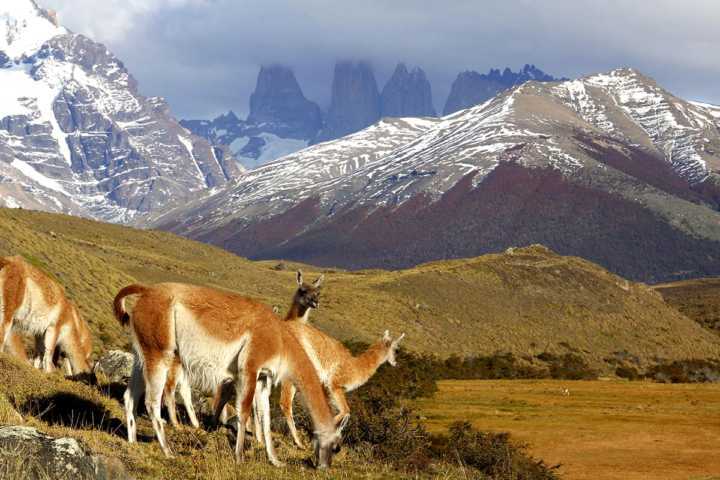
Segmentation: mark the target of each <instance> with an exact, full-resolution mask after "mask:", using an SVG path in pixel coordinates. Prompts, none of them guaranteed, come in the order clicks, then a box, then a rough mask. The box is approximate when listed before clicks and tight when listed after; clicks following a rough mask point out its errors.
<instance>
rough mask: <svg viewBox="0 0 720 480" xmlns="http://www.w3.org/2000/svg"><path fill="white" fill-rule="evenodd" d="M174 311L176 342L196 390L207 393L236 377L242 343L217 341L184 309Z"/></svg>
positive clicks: (179, 307) (242, 340)
mask: <svg viewBox="0 0 720 480" xmlns="http://www.w3.org/2000/svg"><path fill="white" fill-rule="evenodd" d="M175 308H176V312H175V313H176V317H175V341H176V346H177V352H178V354H179V356H180V361H181V362H182V365H183V369H184V370H185V374H186V375H187V376H188V379H189V380H190V383H191V384H192V385H193V386H194V387H195V388H198V389H200V390H203V391H205V392H208V393H210V392H212V391H214V390H215V388H216V387H217V386H218V385H220V383H222V382H223V381H224V380H226V379H228V378H234V377H235V375H236V371H237V357H238V352H239V351H240V349H241V347H242V345H243V343H245V339H244V338H241V339H238V340H236V341H233V342H224V341H222V340H219V339H216V338H215V337H212V336H211V335H209V334H208V333H207V332H205V331H204V329H203V328H202V327H200V326H199V325H198V324H197V323H196V321H195V320H194V318H193V317H192V316H191V315H190V314H189V312H188V311H187V310H186V309H185V308H184V307H182V306H176V307H175Z"/></svg>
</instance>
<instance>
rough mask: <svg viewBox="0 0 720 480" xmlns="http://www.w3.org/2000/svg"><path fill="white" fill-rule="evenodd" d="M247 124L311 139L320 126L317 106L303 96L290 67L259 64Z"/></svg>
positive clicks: (289, 136)
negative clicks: (262, 65)
mask: <svg viewBox="0 0 720 480" xmlns="http://www.w3.org/2000/svg"><path fill="white" fill-rule="evenodd" d="M247 123H248V124H254V125H256V126H258V128H260V125H267V127H266V128H265V131H268V132H269V133H274V134H275V135H277V136H279V137H283V138H296V139H312V138H314V137H315V135H317V132H318V130H320V127H322V113H321V111H320V107H318V105H317V104H316V103H314V102H311V101H310V100H308V99H306V98H305V96H304V95H303V92H302V90H301V89H300V85H298V83H297V80H296V79H295V74H294V73H293V71H292V70H291V69H290V68H288V67H284V66H282V65H272V66H269V67H262V68H261V69H260V73H259V74H258V79H257V86H256V87H255V91H254V92H253V94H252V95H251V96H250V115H249V116H248V118H247Z"/></svg>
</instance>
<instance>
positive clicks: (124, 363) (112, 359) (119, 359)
mask: <svg viewBox="0 0 720 480" xmlns="http://www.w3.org/2000/svg"><path fill="white" fill-rule="evenodd" d="M133 361H134V356H133V354H132V353H128V352H123V351H122V350H110V351H109V352H107V353H106V354H105V355H103V356H102V357H101V358H100V360H98V362H97V364H96V365H95V373H96V374H103V375H105V376H106V377H107V379H108V381H110V382H111V383H115V382H126V381H127V379H128V378H130V375H132V367H133Z"/></svg>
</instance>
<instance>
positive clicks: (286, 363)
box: [114, 283, 348, 468]
mask: <svg viewBox="0 0 720 480" xmlns="http://www.w3.org/2000/svg"><path fill="white" fill-rule="evenodd" d="M130 295H138V300H137V302H136V304H135V307H134V308H133V311H132V315H130V314H128V312H127V311H126V310H125V306H124V299H125V297H127V296H130ZM114 310H115V315H116V317H117V319H118V320H119V321H120V322H121V323H122V324H124V325H127V324H129V325H130V331H131V337H132V342H133V347H134V349H135V354H136V356H137V357H138V358H139V360H140V362H141V364H142V373H143V377H144V382H145V389H144V390H145V406H146V408H147V411H148V413H149V415H150V419H151V421H152V424H153V428H154V430H155V434H156V436H157V438H158V441H159V443H160V447H161V448H162V450H163V452H164V453H165V454H166V455H167V456H170V455H171V451H170V448H169V446H168V444H167V441H166V439H165V432H164V428H163V423H162V420H161V418H160V402H161V399H162V395H163V391H164V389H165V386H166V383H167V376H168V372H169V371H170V370H171V368H172V366H173V363H174V362H175V359H176V358H179V359H180V362H181V364H182V368H183V369H184V371H185V373H186V374H188V375H189V376H190V377H191V378H192V379H193V383H194V382H195V381H197V380H196V379H198V378H199V379H201V380H202V379H204V381H206V382H207V383H208V384H211V385H223V384H224V383H225V382H226V380H231V381H232V382H233V383H234V386H235V391H236V408H237V411H238V425H241V426H243V425H245V424H246V421H247V418H248V416H249V414H250V409H251V407H252V403H253V400H254V398H255V396H256V395H257V402H258V404H259V408H260V410H261V415H262V417H263V418H262V419H261V421H262V424H263V431H264V432H266V437H265V448H266V451H267V454H268V457H269V459H270V461H271V462H272V463H273V464H275V465H281V462H280V461H279V460H278V459H277V457H276V456H275V452H274V448H273V444H272V441H271V438H270V437H269V433H270V417H269V415H268V414H266V413H265V412H268V411H269V397H270V390H271V388H272V385H276V384H277V383H279V382H281V381H289V382H292V383H293V384H295V385H296V386H297V388H298V389H299V391H300V392H301V393H302V397H303V399H304V401H305V404H306V406H307V408H308V411H309V412H310V415H311V417H312V419H313V424H314V429H315V431H314V440H315V441H314V444H315V457H316V461H317V465H318V466H319V467H321V468H326V467H329V466H330V464H331V462H332V455H333V453H334V452H335V450H336V449H337V448H338V446H339V443H340V440H341V433H342V428H343V427H344V426H345V424H346V423H347V418H348V417H345V418H342V419H340V420H339V421H337V422H336V421H335V419H334V418H333V415H332V412H331V410H330V407H329V405H328V402H327V399H326V398H325V393H324V391H323V387H322V384H321V383H320V380H319V379H318V376H317V373H316V372H315V369H314V367H313V365H312V363H311V361H310V360H309V359H308V357H307V354H306V353H305V351H304V349H303V348H302V346H301V345H300V344H299V343H298V341H297V339H296V338H295V337H294V336H293V334H292V333H291V332H290V330H289V329H288V328H287V325H286V324H285V323H284V322H282V321H281V320H280V319H279V318H278V317H277V316H275V315H274V314H273V312H272V309H271V308H270V307H268V306H266V305H263V304H262V303H259V302H257V301H254V300H251V299H248V298H245V297H242V296H240V295H237V294H233V293H229V292H223V291H219V290H214V289H211V288H207V287H200V286H195V285H187V284H179V283H161V284H156V285H152V286H143V285H130V286H127V287H125V288H123V289H122V290H121V291H120V292H119V293H118V294H117V296H116V297H115V301H114ZM135 385H136V382H134V381H132V379H131V381H130V382H129V383H128V391H126V392H125V410H126V415H127V416H128V420H130V419H131V417H132V415H133V411H134V405H133V403H134V402H136V401H137V399H138V397H137V396H136V392H134V391H133V387H134V386H135ZM128 428H129V429H130V428H135V426H134V419H133V422H132V423H131V422H130V421H128ZM242 430H243V429H238V435H237V439H236V443H235V459H236V461H238V462H241V461H242V460H243V459H244V450H245V448H244V447H245V442H244V434H243V431H242ZM129 436H130V435H129ZM130 438H132V436H130Z"/></svg>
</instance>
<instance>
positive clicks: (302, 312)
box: [285, 299, 310, 323]
mask: <svg viewBox="0 0 720 480" xmlns="http://www.w3.org/2000/svg"><path fill="white" fill-rule="evenodd" d="M309 318H310V307H305V306H302V305H300V304H299V303H298V302H297V300H296V299H293V302H292V304H291V305H290V308H289V309H288V312H287V314H286V315H285V320H286V321H291V320H300V321H301V322H303V323H307V322H308V319H309Z"/></svg>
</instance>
